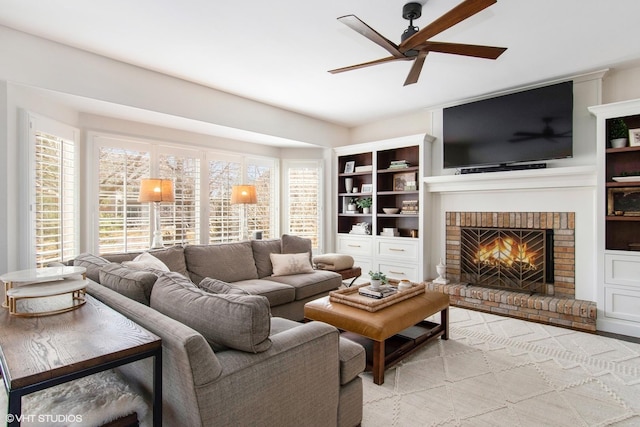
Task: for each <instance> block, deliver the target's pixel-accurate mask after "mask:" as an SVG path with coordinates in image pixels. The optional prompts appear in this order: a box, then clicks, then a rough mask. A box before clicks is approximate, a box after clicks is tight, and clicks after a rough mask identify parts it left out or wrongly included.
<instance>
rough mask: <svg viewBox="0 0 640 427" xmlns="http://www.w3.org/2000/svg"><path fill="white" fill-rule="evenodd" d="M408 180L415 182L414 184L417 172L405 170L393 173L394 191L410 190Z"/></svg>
mask: <svg viewBox="0 0 640 427" xmlns="http://www.w3.org/2000/svg"><path fill="white" fill-rule="evenodd" d="M407 182H413V185H415V183H416V173H415V172H403V173H396V174H394V175H393V191H408V189H407V188H406V186H407ZM414 189H415V188H414Z"/></svg>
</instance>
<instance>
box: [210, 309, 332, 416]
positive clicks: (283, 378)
mask: <svg viewBox="0 0 640 427" xmlns="http://www.w3.org/2000/svg"><path fill="white" fill-rule="evenodd" d="M292 323H293V324H294V325H295V327H291V328H287V327H286V325H284V326H283V323H279V324H278V325H277V326H276V327H274V332H275V333H274V334H272V335H271V341H272V345H271V348H269V349H268V350H266V351H264V352H261V353H258V354H252V353H246V352H241V351H237V350H226V351H222V352H218V353H216V356H217V357H218V360H219V362H220V364H221V366H222V375H221V376H220V377H218V378H216V379H215V380H213V381H211V382H209V383H208V384H202V385H200V386H199V387H198V404H199V407H200V408H203V410H205V409H206V413H204V412H203V411H202V410H201V412H202V421H203V424H204V425H214V424H216V425H231V424H233V425H252V424H255V423H256V422H257V420H259V421H260V424H262V425H278V426H288V425H291V426H293V425H335V424H336V414H337V413H338V401H339V392H340V372H339V369H340V359H339V342H340V338H339V333H338V330H337V329H336V328H334V327H333V326H330V325H327V324H324V323H321V322H312V323H306V324H299V323H295V322H292ZM247 402H253V403H252V405H251V407H250V409H249V408H248V407H247Z"/></svg>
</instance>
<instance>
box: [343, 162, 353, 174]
mask: <svg viewBox="0 0 640 427" xmlns="http://www.w3.org/2000/svg"><path fill="white" fill-rule="evenodd" d="M355 168H356V162H355V160H352V161H350V162H347V163H345V165H344V173H353V172H354V171H355Z"/></svg>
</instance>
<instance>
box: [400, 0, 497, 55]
mask: <svg viewBox="0 0 640 427" xmlns="http://www.w3.org/2000/svg"><path fill="white" fill-rule="evenodd" d="M496 2H497V0H465V1H463V2H462V3H460V4H459V5H457V6H456V7H454V8H453V9H451V10H450V11H449V12H447V13H445V14H444V15H442V16H441V17H440V18H438V19H436V20H435V21H433V22H432V23H431V24H429V25H427V26H426V27H424V28H423V29H421V30H420V31H418V32H417V33H415V34H414V35H413V36H411V37H409V38H408V39H406V40H405V41H403V42H402V43H400V46H398V48H399V50H400V52H406V51H408V50H411V49H415V48H416V47H417V46H419V45H421V44H422V43H424V42H425V41H427V40H429V39H430V38H431V37H433V36H435V35H436V34H440V33H441V32H443V31H444V30H446V29H448V28H450V27H453V26H454V25H456V24H457V23H459V22H462V21H464V20H465V19H467V18H469V17H471V16H473V15H475V14H476V13H478V12H481V11H482V10H484V9H486V8H488V7H489V6H491V5H492V4H494V3H496Z"/></svg>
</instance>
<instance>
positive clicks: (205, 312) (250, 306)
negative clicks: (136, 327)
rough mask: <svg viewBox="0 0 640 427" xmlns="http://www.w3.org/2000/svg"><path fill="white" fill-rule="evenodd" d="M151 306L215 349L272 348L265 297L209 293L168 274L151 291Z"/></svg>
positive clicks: (161, 277) (254, 349)
mask: <svg viewBox="0 0 640 427" xmlns="http://www.w3.org/2000/svg"><path fill="white" fill-rule="evenodd" d="M151 307H152V308H154V309H156V310H158V311H159V312H161V313H163V314H165V315H167V316H169V317H171V318H173V319H175V320H177V321H179V322H181V323H184V324H185V325H187V326H189V327H191V328H193V329H195V330H196V331H198V332H200V333H201V334H202V335H203V336H204V337H205V339H206V340H207V341H208V342H209V343H210V344H211V345H212V347H213V348H214V350H223V349H225V347H229V348H233V349H236V350H242V351H247V352H251V353H258V352H262V351H265V350H267V349H268V348H269V347H271V340H270V339H269V334H270V332H271V311H270V309H269V302H268V301H267V299H266V298H265V297H262V296H258V295H223V294H210V293H207V292H205V291H203V290H202V289H199V288H198V287H196V286H195V285H194V284H193V283H191V282H190V281H189V280H188V279H187V278H185V277H184V276H182V275H180V274H177V273H165V274H163V275H161V276H160V277H159V278H158V280H157V281H156V284H155V286H154V287H153V290H152V291H151Z"/></svg>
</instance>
